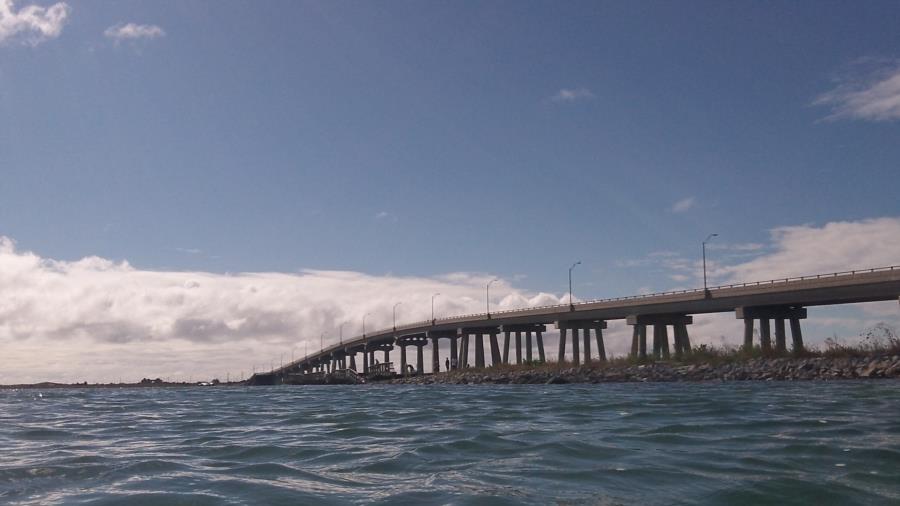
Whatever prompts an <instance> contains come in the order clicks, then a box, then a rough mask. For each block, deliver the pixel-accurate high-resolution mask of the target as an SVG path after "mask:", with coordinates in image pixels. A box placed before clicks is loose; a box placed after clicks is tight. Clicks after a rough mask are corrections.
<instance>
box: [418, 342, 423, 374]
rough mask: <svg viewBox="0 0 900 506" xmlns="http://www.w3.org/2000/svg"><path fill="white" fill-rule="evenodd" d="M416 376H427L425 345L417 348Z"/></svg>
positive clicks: (419, 345) (420, 344)
mask: <svg viewBox="0 0 900 506" xmlns="http://www.w3.org/2000/svg"><path fill="white" fill-rule="evenodd" d="M416 374H418V375H419V376H421V375H423V374H425V343H419V344H418V346H416Z"/></svg>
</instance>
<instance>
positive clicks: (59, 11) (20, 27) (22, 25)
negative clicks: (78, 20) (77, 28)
mask: <svg viewBox="0 0 900 506" xmlns="http://www.w3.org/2000/svg"><path fill="white" fill-rule="evenodd" d="M69 10H70V9H69V5H68V4H66V3H64V2H59V3H57V4H54V5H51V6H50V7H40V6H37V5H26V6H24V7H22V8H21V9H19V10H18V11H16V10H15V5H14V4H13V0H0V44H4V43H7V42H12V41H21V42H22V43H25V44H28V45H31V46H36V45H37V44H40V43H41V42H44V41H45V40H48V39H55V38H56V37H59V34H60V33H62V28H63V25H64V24H65V23H66V19H67V18H68V17H69Z"/></svg>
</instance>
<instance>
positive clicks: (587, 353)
mask: <svg viewBox="0 0 900 506" xmlns="http://www.w3.org/2000/svg"><path fill="white" fill-rule="evenodd" d="M581 332H582V333H583V334H584V363H585V364H590V363H591V329H590V328H583V329H581Z"/></svg>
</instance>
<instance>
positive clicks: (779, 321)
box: [775, 318, 787, 353]
mask: <svg viewBox="0 0 900 506" xmlns="http://www.w3.org/2000/svg"><path fill="white" fill-rule="evenodd" d="M775 350H776V351H778V353H784V352H786V351H787V342H786V339H785V332H784V318H775Z"/></svg>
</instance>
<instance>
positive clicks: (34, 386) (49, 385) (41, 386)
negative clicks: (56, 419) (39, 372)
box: [0, 381, 246, 390]
mask: <svg viewBox="0 0 900 506" xmlns="http://www.w3.org/2000/svg"><path fill="white" fill-rule="evenodd" d="M245 384H246V382H243V381H232V382H231V383H218V384H215V385H213V384H210V383H206V384H201V383H196V382H194V383H187V382H165V381H164V382H161V383H140V382H139V383H86V382H83V383H55V382H52V381H43V382H40V383H22V384H18V385H0V390H52V389H61V388H83V389H105V388H189V387H231V386H241V385H245Z"/></svg>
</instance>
